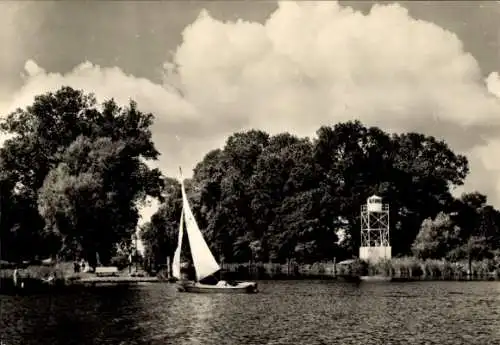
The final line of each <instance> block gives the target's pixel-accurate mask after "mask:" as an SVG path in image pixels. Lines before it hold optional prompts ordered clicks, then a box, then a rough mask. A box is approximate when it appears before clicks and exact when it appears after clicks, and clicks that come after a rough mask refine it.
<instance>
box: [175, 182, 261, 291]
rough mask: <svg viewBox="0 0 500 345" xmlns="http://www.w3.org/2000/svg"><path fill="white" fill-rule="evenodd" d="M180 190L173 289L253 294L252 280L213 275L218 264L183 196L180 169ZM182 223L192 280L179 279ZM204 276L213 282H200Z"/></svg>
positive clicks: (183, 188)
mask: <svg viewBox="0 0 500 345" xmlns="http://www.w3.org/2000/svg"><path fill="white" fill-rule="evenodd" d="M180 180H181V181H180V183H181V192H182V211H181V219H180V224H179V235H178V239H177V249H176V250H175V253H174V259H173V262H172V275H173V276H174V278H176V279H177V283H176V284H177V290H178V291H179V292H194V293H238V292H239V293H256V292H258V288H257V283H255V282H231V281H225V280H218V279H216V278H215V276H214V274H215V273H216V272H218V271H220V269H221V267H220V266H219V264H218V263H217V260H215V257H214V256H213V254H212V252H211V250H210V248H209V247H208V245H207V243H206V242H205V239H204V238H203V234H202V233H201V231H200V229H199V227H198V223H197V222H196V220H195V218H194V215H193V212H192V210H191V206H190V204H189V200H188V198H187V196H186V190H185V187H184V181H183V179H182V172H181V178H180ZM184 224H185V228H186V235H187V236H186V237H187V240H188V243H189V246H190V249H191V257H192V261H193V265H194V270H195V274H196V280H194V281H186V280H183V279H181V278H182V276H181V250H182V240H183V233H184ZM206 278H211V280H212V281H215V282H216V283H215V284H211V283H207V282H204V280H205V279H206Z"/></svg>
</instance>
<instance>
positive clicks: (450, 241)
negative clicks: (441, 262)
mask: <svg viewBox="0 0 500 345" xmlns="http://www.w3.org/2000/svg"><path fill="white" fill-rule="evenodd" d="M459 233H460V229H459V228H458V226H456V225H455V224H454V223H453V221H452V220H451V218H450V216H449V215H447V214H445V213H443V212H440V213H439V214H438V215H437V216H436V218H435V219H434V220H432V219H430V218H427V219H425V220H424V221H423V222H422V226H421V228H420V232H419V233H418V235H417V237H416V238H415V241H414V242H413V245H412V251H413V254H414V255H415V256H417V257H418V258H421V259H439V258H443V257H445V256H446V254H447V253H448V252H449V251H450V250H451V249H452V248H455V247H456V246H457V244H458V235H459Z"/></svg>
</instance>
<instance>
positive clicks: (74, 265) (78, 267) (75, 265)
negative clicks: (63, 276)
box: [73, 260, 80, 273]
mask: <svg viewBox="0 0 500 345" xmlns="http://www.w3.org/2000/svg"><path fill="white" fill-rule="evenodd" d="M73 270H74V271H75V273H80V264H79V263H78V261H76V260H75V261H74V262H73Z"/></svg>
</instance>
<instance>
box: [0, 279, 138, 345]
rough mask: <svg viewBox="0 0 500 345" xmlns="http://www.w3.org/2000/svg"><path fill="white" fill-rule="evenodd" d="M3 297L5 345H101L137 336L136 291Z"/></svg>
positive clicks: (116, 289)
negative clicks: (89, 344) (88, 344)
mask: <svg viewBox="0 0 500 345" xmlns="http://www.w3.org/2000/svg"><path fill="white" fill-rule="evenodd" d="M1 298H2V300H1V305H2V323H1V326H2V338H1V339H2V341H3V342H4V343H5V344H23V345H25V344H26V345H29V344H53V345H71V344H81V343H82V340H83V339H93V340H94V341H96V343H99V344H100V343H106V341H108V340H110V339H117V338H118V339H120V338H123V339H127V338H128V339H135V338H137V335H138V334H134V333H132V332H131V329H132V328H133V323H134V318H131V317H130V316H131V315H134V313H135V310H134V306H136V305H137V303H136V300H137V291H133V290H128V289H123V288H120V287H118V288H113V287H112V288H110V287H107V288H102V289H93V290H88V291H85V292H84V293H79V294H66V295H54V296H52V295H33V296H24V297H21V296H1ZM4 313H5V314H4ZM118 344H119V343H118ZM127 344H132V345H133V344H136V343H135V342H133V341H132V342H127Z"/></svg>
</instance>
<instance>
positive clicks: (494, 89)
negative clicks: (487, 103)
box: [486, 72, 500, 98]
mask: <svg viewBox="0 0 500 345" xmlns="http://www.w3.org/2000/svg"><path fill="white" fill-rule="evenodd" d="M486 86H487V87H488V90H489V91H490V92H491V93H492V94H493V95H495V96H497V97H498V98H500V74H498V72H492V73H490V75H489V76H488V78H486Z"/></svg>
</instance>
